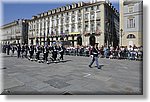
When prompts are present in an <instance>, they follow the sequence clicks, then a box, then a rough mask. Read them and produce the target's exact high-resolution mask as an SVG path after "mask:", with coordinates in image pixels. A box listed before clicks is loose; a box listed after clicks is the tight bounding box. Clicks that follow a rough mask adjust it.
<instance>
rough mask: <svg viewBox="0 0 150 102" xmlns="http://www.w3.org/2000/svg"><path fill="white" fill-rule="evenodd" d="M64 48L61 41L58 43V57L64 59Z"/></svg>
mask: <svg viewBox="0 0 150 102" xmlns="http://www.w3.org/2000/svg"><path fill="white" fill-rule="evenodd" d="M64 50H65V48H64V47H63V45H62V43H61V44H60V45H59V53H60V59H61V60H64Z"/></svg>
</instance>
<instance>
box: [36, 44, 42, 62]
mask: <svg viewBox="0 0 150 102" xmlns="http://www.w3.org/2000/svg"><path fill="white" fill-rule="evenodd" d="M40 53H41V48H40V46H39V45H37V46H36V60H37V61H38V62H40Z"/></svg>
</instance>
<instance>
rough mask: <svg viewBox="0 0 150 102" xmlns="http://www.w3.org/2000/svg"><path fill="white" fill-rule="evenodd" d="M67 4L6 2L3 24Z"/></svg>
mask: <svg viewBox="0 0 150 102" xmlns="http://www.w3.org/2000/svg"><path fill="white" fill-rule="evenodd" d="M110 1H111V2H112V4H113V5H114V6H115V8H117V10H119V4H118V2H114V0H110ZM118 1H119V0H118ZM72 2H73V1H72ZM66 4H67V2H45V3H44V2H43V3H42V2H40V3H39V2H30V3H27V2H22V3H21V2H4V3H3V24H7V23H9V22H12V21H14V20H17V19H22V18H25V19H30V18H31V17H32V16H33V15H37V14H39V13H42V12H44V11H48V10H50V9H53V8H57V7H61V6H65V5H66Z"/></svg>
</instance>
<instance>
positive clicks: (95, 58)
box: [89, 43, 101, 69]
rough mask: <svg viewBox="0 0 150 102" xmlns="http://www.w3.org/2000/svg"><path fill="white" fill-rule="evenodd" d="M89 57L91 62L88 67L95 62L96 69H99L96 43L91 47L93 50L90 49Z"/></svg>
mask: <svg viewBox="0 0 150 102" xmlns="http://www.w3.org/2000/svg"><path fill="white" fill-rule="evenodd" d="M90 53H91V57H92V61H91V62H90V65H89V67H90V68H92V67H91V66H92V64H93V63H94V61H96V66H97V68H98V69H101V68H100V65H99V63H98V55H99V50H98V43H95V45H94V46H93V48H92V49H91V52H90Z"/></svg>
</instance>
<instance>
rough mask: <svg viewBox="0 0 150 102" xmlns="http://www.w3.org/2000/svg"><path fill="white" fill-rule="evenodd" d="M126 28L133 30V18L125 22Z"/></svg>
mask: <svg viewBox="0 0 150 102" xmlns="http://www.w3.org/2000/svg"><path fill="white" fill-rule="evenodd" d="M127 28H135V18H129V19H128V20H127Z"/></svg>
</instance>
